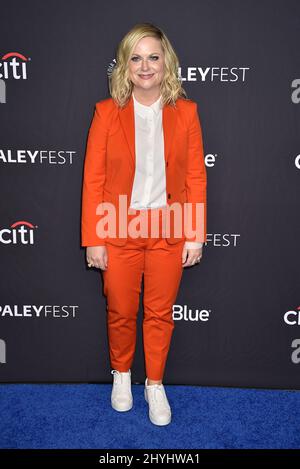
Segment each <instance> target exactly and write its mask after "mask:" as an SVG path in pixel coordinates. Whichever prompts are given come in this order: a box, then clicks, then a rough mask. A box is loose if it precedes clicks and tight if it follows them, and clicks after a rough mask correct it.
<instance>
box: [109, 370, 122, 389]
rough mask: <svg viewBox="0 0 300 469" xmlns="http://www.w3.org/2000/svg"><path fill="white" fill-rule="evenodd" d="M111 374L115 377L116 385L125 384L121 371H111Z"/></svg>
mask: <svg viewBox="0 0 300 469" xmlns="http://www.w3.org/2000/svg"><path fill="white" fill-rule="evenodd" d="M111 374H112V375H113V377H114V384H116V385H118V384H122V383H123V375H122V373H121V372H120V371H118V370H111Z"/></svg>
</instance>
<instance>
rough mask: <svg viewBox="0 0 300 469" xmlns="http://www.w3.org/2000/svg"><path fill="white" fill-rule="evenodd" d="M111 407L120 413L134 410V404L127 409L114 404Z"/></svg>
mask: <svg viewBox="0 0 300 469" xmlns="http://www.w3.org/2000/svg"><path fill="white" fill-rule="evenodd" d="M111 406H112V408H113V409H114V410H117V411H118V412H127V411H128V410H130V409H132V407H133V402H132V403H131V404H129V406H126V407H118V406H117V405H116V404H113V402H111Z"/></svg>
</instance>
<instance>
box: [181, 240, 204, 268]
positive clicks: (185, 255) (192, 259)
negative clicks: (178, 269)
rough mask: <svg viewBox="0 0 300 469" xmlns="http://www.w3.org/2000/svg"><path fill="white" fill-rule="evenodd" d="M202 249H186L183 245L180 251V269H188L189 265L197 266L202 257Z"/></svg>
mask: <svg viewBox="0 0 300 469" xmlns="http://www.w3.org/2000/svg"><path fill="white" fill-rule="evenodd" d="M202 249H203V246H202V247H201V248H198V249H188V248H186V247H185V245H184V246H183V251H182V267H189V266H191V265H194V264H198V262H200V259H201V257H202ZM198 259H199V260H198Z"/></svg>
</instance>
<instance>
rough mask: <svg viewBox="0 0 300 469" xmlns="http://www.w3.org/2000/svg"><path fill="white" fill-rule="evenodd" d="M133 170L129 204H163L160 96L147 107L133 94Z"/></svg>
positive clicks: (190, 246) (188, 243)
mask: <svg viewBox="0 0 300 469" xmlns="http://www.w3.org/2000/svg"><path fill="white" fill-rule="evenodd" d="M132 96H133V103H134V120H135V156H136V169H135V175H134V181H133V188H132V194H131V201H130V207H131V208H134V209H136V210H140V209H147V208H158V207H165V206H166V205H167V200H166V174H165V158H164V134H163V125H162V108H161V96H160V97H159V98H158V99H157V100H156V101H155V102H154V103H153V104H151V106H145V105H144V104H141V103H139V102H138V101H137V100H136V98H135V96H134V93H132ZM202 245H203V243H198V242H194V241H186V242H185V244H184V247H185V248H187V249H197V248H200V247H202Z"/></svg>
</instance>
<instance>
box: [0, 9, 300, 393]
mask: <svg viewBox="0 0 300 469" xmlns="http://www.w3.org/2000/svg"><path fill="white" fill-rule="evenodd" d="M144 21H147V22H152V23H154V24H156V25H157V26H159V27H161V28H162V29H163V30H164V31H165V33H166V34H167V36H168V37H169V39H170V40H171V42H172V44H173V45H174V47H175V50H176V51H177V54H178V56H179V59H180V70H179V73H180V75H181V76H182V79H183V85H184V88H185V90H186V92H187V95H188V97H189V98H190V99H192V100H194V101H196V102H197V103H198V111H199V117H200V120H201V124H202V132H203V141H204V151H205V163H206V168H207V177H208V186H207V190H208V194H207V201H208V208H207V210H208V211H207V217H208V218H207V228H208V237H207V242H206V244H205V246H204V248H203V257H202V260H201V262H200V264H196V265H195V266H193V267H190V268H186V269H184V272H183V277H182V282H181V286H180V290H179V293H178V297H177V299H176V303H175V304H174V306H173V317H174V320H175V329H174V333H173V337H172V343H171V348H170V353H169V356H168V361H167V365H166V370H165V376H164V382H165V383H177V384H195V385H213V386H240V387H268V388H286V389H300V281H299V280H300V267H299V266H300V249H299V242H300V222H299V217H300V210H299V199H300V103H299V101H300V59H299V57H300V55H299V27H300V4H299V2H298V1H291V0H288V1H271V0H270V1H266V0H256V1H255V0H245V1H243V2H240V1H238V0H236V1H232V0H227V1H221V0H217V1H211V0H205V1H197V2H196V1H193V0H187V1H186V2H184V3H182V1H179V0H174V1H172V2H168V1H165V2H161V1H155V0H152V2H150V3H149V2H148V1H141V0H136V1H131V2H129V3H128V2H123V1H114V0H113V1H110V2H104V1H103V2H102V1H94V0H89V1H88V2H86V1H83V0H80V1H79V0H77V1H74V0H73V1H70V0H67V1H62V2H61V1H54V0H49V1H48V2H47V1H43V2H40V1H26V2H23V1H22V2H21V1H19V2H18V1H10V2H8V3H6V4H3V5H1V29H0V38H1V41H0V44H1V52H0V55H1V60H0V102H1V104H0V113H1V116H0V118H1V141H0V169H1V171H0V174H1V186H0V204H1V217H0V223H1V226H0V253H1V262H0V268H1V273H0V275H1V292H0V293H1V299H0V381H1V382H111V374H110V370H111V367H110V362H109V352H108V337H107V322H106V321H107V317H106V313H107V312H106V297H105V296H104V294H103V282H102V273H101V271H99V270H97V269H89V268H88V267H87V264H86V261H85V249H84V248H82V247H81V246H80V240H81V233H80V217H81V191H82V178H83V164H84V157H85V149H86V142H87V135H88V129H89V126H90V123H91V119H92V116H93V112H94V106H95V103H96V102H97V101H100V100H102V99H105V98H107V97H109V91H108V75H109V72H110V70H111V67H112V66H113V64H114V63H115V52H116V47H117V44H118V43H119V41H120V40H121V39H122V37H123V36H124V34H125V33H126V32H127V31H128V30H129V29H130V28H131V27H132V26H133V25H134V24H136V23H139V22H144ZM124 275H126V272H124ZM142 293H143V289H142ZM142 319H143V304H142V294H141V300H140V311H139V316H138V324H137V327H138V339H137V344H136V354H135V360H134V363H133V367H132V373H133V382H136V383H138V382H141V383H142V382H144V379H145V367H144V365H145V363H144V353H143V340H142Z"/></svg>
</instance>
